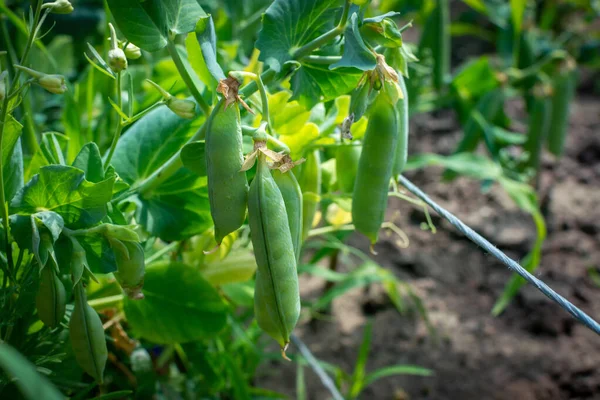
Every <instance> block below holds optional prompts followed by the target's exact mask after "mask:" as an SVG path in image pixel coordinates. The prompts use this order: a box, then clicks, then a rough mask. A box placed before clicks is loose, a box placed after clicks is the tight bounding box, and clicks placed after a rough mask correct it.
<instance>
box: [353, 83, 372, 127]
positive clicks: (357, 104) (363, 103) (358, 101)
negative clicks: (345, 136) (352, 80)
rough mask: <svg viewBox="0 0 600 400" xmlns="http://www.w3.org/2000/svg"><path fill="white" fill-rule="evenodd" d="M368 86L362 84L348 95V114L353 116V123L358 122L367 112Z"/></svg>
mask: <svg viewBox="0 0 600 400" xmlns="http://www.w3.org/2000/svg"><path fill="white" fill-rule="evenodd" d="M370 90H371V88H370V85H369V84H368V83H363V84H362V85H361V86H359V87H357V88H355V89H354V90H353V91H352V93H351V94H350V114H354V121H355V122H356V121H358V120H359V119H360V118H361V117H362V116H363V115H364V114H365V111H367V106H368V105H369V97H370V96H369V94H370Z"/></svg>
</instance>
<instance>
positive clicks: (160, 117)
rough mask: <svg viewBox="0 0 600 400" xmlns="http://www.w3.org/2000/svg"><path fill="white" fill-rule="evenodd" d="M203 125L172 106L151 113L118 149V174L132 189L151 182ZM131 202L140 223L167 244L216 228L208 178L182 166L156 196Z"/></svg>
mask: <svg viewBox="0 0 600 400" xmlns="http://www.w3.org/2000/svg"><path fill="white" fill-rule="evenodd" d="M202 121H203V119H201V118H198V119H197V120H195V121H193V122H192V121H190V120H186V119H183V118H180V117H178V116H177V115H175V114H174V113H173V112H171V110H169V109H168V108H167V107H160V108H157V109H156V110H153V111H151V112H150V113H148V114H147V115H146V116H144V117H143V118H142V119H140V120H139V121H138V122H137V123H135V124H134V125H133V126H132V127H131V129H129V130H128V131H127V132H126V133H125V135H124V136H123V137H122V138H121V140H120V141H119V144H118V145H117V149H116V150H115V155H114V157H113V162H112V163H113V165H114V167H115V169H116V171H117V172H118V174H119V176H120V177H121V178H123V180H124V181H125V182H127V183H129V184H132V185H133V184H135V183H138V182H140V181H142V180H143V179H145V178H147V177H148V176H150V175H151V174H152V173H153V172H154V171H155V170H156V169H158V168H159V167H161V166H162V165H163V164H164V163H165V162H166V161H167V160H169V159H170V158H171V157H172V156H174V155H175V154H176V153H177V151H178V150H179V149H180V148H181V147H182V146H183V145H184V144H185V143H186V142H187V141H188V140H189V138H190V137H191V136H192V135H193V133H194V131H195V129H196V128H197V126H198V125H199V124H200V123H201V122H202ZM129 201H132V202H134V203H135V204H136V205H137V210H136V218H137V220H138V222H139V223H140V224H142V225H143V226H144V228H145V229H146V230H147V231H148V232H150V233H151V234H152V235H153V236H158V237H160V238H161V239H163V240H167V241H171V240H180V239H183V238H187V237H189V236H192V235H195V234H197V233H201V232H203V231H205V230H206V229H208V228H209V227H210V226H211V225H212V220H211V218H210V212H209V206H208V194H207V189H206V178H205V177H199V176H197V175H196V174H194V173H193V172H191V171H189V170H188V169H186V168H183V167H182V168H180V169H179V170H178V171H177V172H176V173H175V175H174V176H172V177H171V178H170V179H169V180H168V181H166V182H164V183H163V184H161V185H160V186H158V187H157V188H156V189H154V190H153V191H152V193H146V194H144V196H142V197H140V196H135V197H133V198H130V199H129Z"/></svg>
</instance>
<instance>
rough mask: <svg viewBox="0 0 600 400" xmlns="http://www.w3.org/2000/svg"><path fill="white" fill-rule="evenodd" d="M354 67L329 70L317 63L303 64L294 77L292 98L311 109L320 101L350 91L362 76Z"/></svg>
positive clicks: (331, 98) (328, 99)
mask: <svg viewBox="0 0 600 400" xmlns="http://www.w3.org/2000/svg"><path fill="white" fill-rule="evenodd" d="M359 72H360V71H358V70H356V69H354V68H338V69H336V70H333V71H332V70H329V69H328V68H327V67H326V66H323V65H317V64H302V67H301V68H300V69H299V70H298V71H297V72H296V73H295V74H294V76H293V77H292V91H293V92H294V95H293V96H292V100H298V102H299V103H300V104H301V105H303V106H304V107H305V108H307V109H310V108H312V107H313V106H314V105H315V104H317V103H319V102H327V101H330V100H333V99H335V98H336V97H338V96H341V95H343V94H347V93H349V92H350V91H351V90H352V89H354V88H355V87H356V85H357V84H358V81H359V80H360V78H361V73H359Z"/></svg>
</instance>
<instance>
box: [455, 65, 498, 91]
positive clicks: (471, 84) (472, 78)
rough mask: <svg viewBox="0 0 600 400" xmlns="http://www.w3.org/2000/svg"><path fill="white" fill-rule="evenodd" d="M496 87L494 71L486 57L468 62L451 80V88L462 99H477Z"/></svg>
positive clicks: (496, 81)
mask: <svg viewBox="0 0 600 400" xmlns="http://www.w3.org/2000/svg"><path fill="white" fill-rule="evenodd" d="M497 87H498V80H497V79H496V71H495V70H494V68H493V67H492V65H491V63H490V60H489V58H488V57H480V58H478V59H476V60H473V61H471V62H468V63H467V64H466V65H465V66H464V67H462V69H461V70H460V71H459V72H458V73H457V74H456V76H455V77H454V79H453V80H452V88H453V89H454V90H456V91H457V93H458V94H459V96H460V98H461V99H462V100H464V101H472V100H473V99H478V98H479V97H481V96H483V95H484V94H486V93H488V92H491V91H492V90H494V89H495V88H497Z"/></svg>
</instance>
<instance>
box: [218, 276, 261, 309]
mask: <svg viewBox="0 0 600 400" xmlns="http://www.w3.org/2000/svg"><path fill="white" fill-rule="evenodd" d="M219 289H221V290H222V291H223V293H224V294H225V297H226V298H227V299H229V300H230V301H231V302H233V303H234V304H235V305H238V306H242V307H248V308H252V307H253V305H254V282H250V281H248V282H236V283H227V284H225V285H223V286H221V287H220V288H219Z"/></svg>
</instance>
